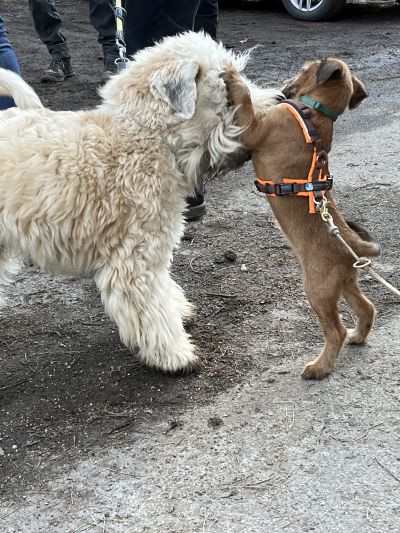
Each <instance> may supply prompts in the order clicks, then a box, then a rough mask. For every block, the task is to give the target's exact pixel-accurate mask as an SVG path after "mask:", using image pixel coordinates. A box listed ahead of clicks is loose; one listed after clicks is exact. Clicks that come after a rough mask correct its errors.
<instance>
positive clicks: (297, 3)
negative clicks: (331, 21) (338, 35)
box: [282, 0, 346, 21]
mask: <svg viewBox="0 0 400 533" xmlns="http://www.w3.org/2000/svg"><path fill="white" fill-rule="evenodd" d="M282 2H283V5H284V6H285V8H286V11H288V12H289V13H290V15H292V17H294V18H296V19H299V20H309V21H318V20H326V19H328V18H331V17H333V16H335V15H336V14H337V13H339V11H340V10H341V9H343V7H344V5H345V4H346V0H282Z"/></svg>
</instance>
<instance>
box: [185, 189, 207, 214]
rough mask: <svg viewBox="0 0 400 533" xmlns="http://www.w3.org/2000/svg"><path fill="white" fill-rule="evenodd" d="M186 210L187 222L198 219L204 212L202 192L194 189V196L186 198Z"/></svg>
mask: <svg viewBox="0 0 400 533" xmlns="http://www.w3.org/2000/svg"><path fill="white" fill-rule="evenodd" d="M186 203H187V210H186V213H185V218H186V220H187V221H188V222H193V221H194V220H199V219H200V218H202V217H203V216H204V215H205V213H206V204H205V203H204V194H202V193H201V192H199V191H198V190H197V189H196V196H190V197H188V198H186Z"/></svg>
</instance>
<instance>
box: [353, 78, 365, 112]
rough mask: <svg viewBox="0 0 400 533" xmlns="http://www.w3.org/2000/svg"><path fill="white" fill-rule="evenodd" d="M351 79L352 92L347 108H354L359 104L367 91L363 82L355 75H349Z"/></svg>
mask: <svg viewBox="0 0 400 533" xmlns="http://www.w3.org/2000/svg"><path fill="white" fill-rule="evenodd" d="M351 81H352V82H353V93H352V95H351V98H350V102H349V109H354V108H355V107H357V106H359V105H360V104H361V102H362V101H363V100H364V98H367V96H368V93H367V90H366V88H365V85H364V84H363V82H362V81H360V80H359V79H358V78H356V76H354V75H353V76H351Z"/></svg>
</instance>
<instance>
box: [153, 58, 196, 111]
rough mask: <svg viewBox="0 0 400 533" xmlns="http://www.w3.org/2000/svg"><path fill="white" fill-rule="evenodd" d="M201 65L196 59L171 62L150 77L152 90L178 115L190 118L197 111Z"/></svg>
mask: <svg viewBox="0 0 400 533" xmlns="http://www.w3.org/2000/svg"><path fill="white" fill-rule="evenodd" d="M198 72H199V65H198V64H197V63H195V62H194V61H179V62H178V61H174V62H172V61H171V62H169V63H167V64H166V65H165V66H163V67H162V68H160V69H158V70H157V71H156V72H155V73H154V74H153V75H152V76H151V77H150V80H149V82H150V90H151V92H152V94H153V96H155V97H156V98H161V100H163V101H164V102H166V103H167V104H168V105H169V106H170V107H171V108H172V109H173V110H174V111H175V113H176V114H177V115H178V117H181V118H184V119H189V118H192V116H193V115H194V113H195V110H196V100H197V86H196V78H197V74H198Z"/></svg>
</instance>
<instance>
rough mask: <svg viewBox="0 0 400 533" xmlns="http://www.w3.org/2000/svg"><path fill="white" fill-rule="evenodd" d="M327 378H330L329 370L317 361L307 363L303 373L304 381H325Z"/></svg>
mask: <svg viewBox="0 0 400 533" xmlns="http://www.w3.org/2000/svg"><path fill="white" fill-rule="evenodd" d="M327 376H329V369H327V368H326V367H324V366H322V365H321V364H320V363H317V362H315V361H310V362H309V363H307V364H306V366H305V367H304V368H303V372H302V373H301V377H302V378H303V379H325V378H326V377H327Z"/></svg>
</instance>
